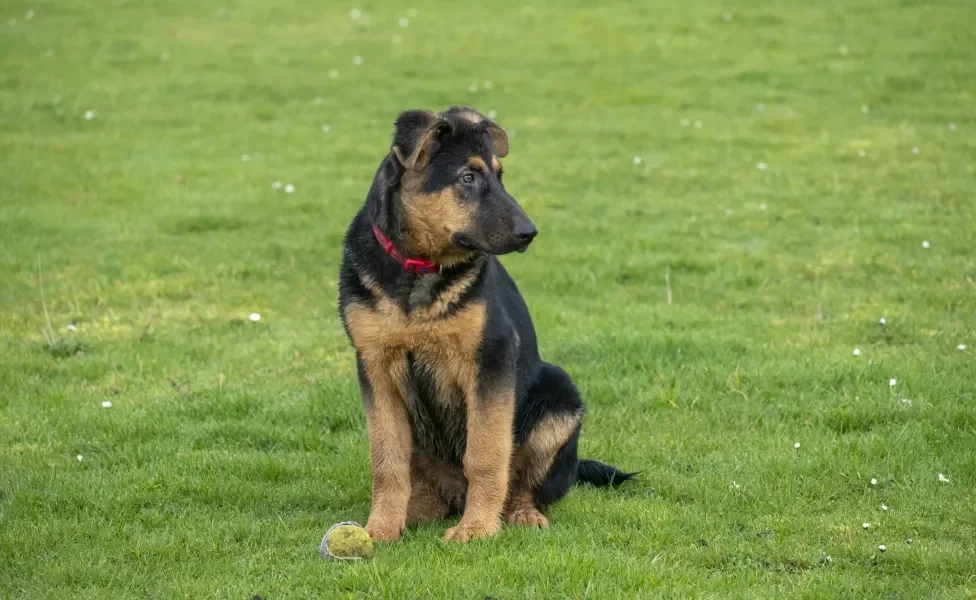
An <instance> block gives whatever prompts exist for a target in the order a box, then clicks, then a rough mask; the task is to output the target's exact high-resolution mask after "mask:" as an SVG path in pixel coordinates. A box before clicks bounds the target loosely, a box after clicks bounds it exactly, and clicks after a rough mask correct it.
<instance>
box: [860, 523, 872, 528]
mask: <svg viewBox="0 0 976 600" xmlns="http://www.w3.org/2000/svg"><path fill="white" fill-rule="evenodd" d="M861 527H863V528H865V529H868V528H870V527H871V524H870V523H864V524H863V525H861Z"/></svg>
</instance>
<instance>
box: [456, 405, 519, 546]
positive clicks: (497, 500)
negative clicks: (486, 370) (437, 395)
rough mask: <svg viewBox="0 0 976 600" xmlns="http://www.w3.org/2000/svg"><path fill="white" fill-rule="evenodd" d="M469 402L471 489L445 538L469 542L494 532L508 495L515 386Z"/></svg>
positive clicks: (468, 473) (466, 472) (466, 465)
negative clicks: (461, 513) (459, 519)
mask: <svg viewBox="0 0 976 600" xmlns="http://www.w3.org/2000/svg"><path fill="white" fill-rule="evenodd" d="M467 404H468V445H467V448H466V449H465V453H464V476H465V477H466V478H467V480H468V493H467V498H466V503H465V507H464V515H463V516H462V517H461V521H460V522H459V523H458V524H457V526H456V527H452V528H450V529H448V530H447V532H446V533H445V534H444V541H460V542H466V541H468V540H471V539H477V538H483V537H486V536H489V535H493V534H495V533H496V532H497V531H498V530H499V528H500V527H501V521H500V517H501V513H502V509H503V508H504V506H505V499H506V497H507V496H508V483H509V481H508V477H509V464H510V462H511V457H512V444H513V442H512V431H513V420H514V412H515V390H514V388H513V387H511V386H506V387H505V388H504V390H503V391H500V392H497V393H495V394H492V396H491V397H489V398H478V397H476V396H469V397H468V399H467Z"/></svg>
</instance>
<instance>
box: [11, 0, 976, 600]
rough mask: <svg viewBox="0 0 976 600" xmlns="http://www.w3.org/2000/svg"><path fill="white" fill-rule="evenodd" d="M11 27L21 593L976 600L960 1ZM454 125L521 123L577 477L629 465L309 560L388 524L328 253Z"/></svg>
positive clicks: (971, 145) (210, 14)
mask: <svg viewBox="0 0 976 600" xmlns="http://www.w3.org/2000/svg"><path fill="white" fill-rule="evenodd" d="M357 6H358V7H359V8H361V9H362V10H363V12H364V13H365V16H364V17H363V18H362V19H360V20H358V21H354V20H352V19H351V18H350V15H349V12H350V10H351V9H352V8H355V7H357ZM29 9H30V10H33V11H34V12H33V18H32V19H30V20H26V19H25V16H26V13H27V11H28V10H29ZM414 10H415V11H416V12H410V11H414ZM0 12H2V14H0V161H2V163H0V597H4V598H8V597H10V598H139V597H143V598H177V597H179V598H183V597H187V598H250V597H251V596H252V595H260V596H261V597H262V598H265V599H269V598H303V597H330V598H332V597H337V598H359V597H375V598H381V597H382V598H394V597H407V598H409V597H431V598H476V599H479V600H480V599H482V598H484V597H485V596H491V597H493V598H499V599H504V598H532V597H535V598H563V597H578V598H597V599H603V598H615V597H620V598H630V597H638V596H641V597H687V596H700V597H713V598H729V597H742V598H752V597H757V596H765V597H775V596H789V597H807V598H824V597H831V598H836V597H898V598H919V597H948V598H972V597H973V593H974V592H973V590H974V589H976V581H974V567H973V565H974V564H976V542H974V540H976V509H974V506H976V497H974V496H976V493H974V489H976V486H974V483H976V408H974V406H976V404H974V403H976V358H974V350H976V251H974V248H976V197H974V187H973V182H974V177H976V118H974V117H976V114H974V112H973V107H974V106H976V47H974V45H973V33H972V25H973V22H974V20H976V8H974V6H973V4H972V3H971V2H967V1H964V0H957V1H952V0H946V1H944V2H933V3H923V2H912V1H908V0H904V1H895V0H888V1H883V0H851V1H840V0H833V1H829V2H819V3H818V2H771V1H760V2H753V1H746V0H725V1H719V0H705V1H701V2H687V3H679V2H663V1H654V2H643V1H636V0H634V1H632V2H616V3H595V2H592V3H591V2H583V1H580V0H575V1H571V2H559V3H557V2H542V1H536V2H533V3H532V5H531V6H527V5H524V4H523V3H522V2H509V1H507V0H500V2H494V3H488V4H485V3H481V4H478V3H474V4H470V3H469V4H441V3H434V2H432V1H430V0H418V1H417V2H414V3H407V4H403V3H394V2H387V1H385V0H384V1H382V2H379V1H376V0H370V1H369V2H367V3H363V4H357V3H355V2H350V3H347V4H343V3H331V2H313V1H311V0H301V1H299V0H283V1H281V2H250V1H244V0H227V1H225V2H221V1H212V0H198V1H195V2H190V1H188V0H174V1H171V2H165V3H164V2H155V3H149V2H135V1H132V0H128V1H126V0H116V1H114V2H108V1H107V0H105V1H101V2H78V1H73V0H37V1H34V2H30V3H28V2H25V1H22V0H11V1H9V2H5V3H4V5H3V8H2V10H0ZM723 13H725V14H724V15H723ZM411 15H412V16H411ZM401 16H408V17H410V20H409V27H407V28H401V27H400V26H399V25H398V23H397V20H398V19H399V18H400V17H401ZM14 17H16V22H15V23H12V24H11V23H10V22H8V19H11V18H14ZM395 36H398V37H396V39H394V38H395ZM842 47H843V48H846V53H843V52H842V51H841V49H842ZM164 53H165V58H166V60H163V58H164ZM357 55H358V56H362V57H363V64H362V65H361V66H358V67H357V66H354V65H353V57H354V56H357ZM331 69H336V70H338V77H336V78H331V77H330V76H329V71H330V70H331ZM486 80H490V81H491V82H492V85H491V87H490V89H486V88H487V87H488V86H487V85H486V83H485V82H486ZM471 84H476V85H477V86H478V89H477V91H476V92H470V91H468V88H469V85H471ZM454 103H467V104H471V105H474V106H476V107H478V108H479V109H481V110H482V111H484V112H487V111H489V110H495V111H497V112H498V118H497V120H498V121H499V122H500V123H502V124H503V125H504V126H506V127H507V128H509V129H510V130H512V131H511V135H512V138H513V139H512V140H511V141H512V153H511V156H510V157H509V158H508V159H507V160H506V173H507V175H506V182H507V184H508V187H509V189H510V191H511V192H512V193H513V194H514V195H515V196H516V197H517V198H519V199H520V201H521V202H522V204H523V205H524V206H525V207H526V209H527V211H528V212H529V214H530V215H531V216H532V217H533V219H534V220H535V221H536V223H537V224H538V225H539V228H540V231H541V235H540V237H539V238H538V240H537V241H536V243H535V244H534V246H533V248H532V250H531V251H530V252H529V253H528V254H526V255H516V256H511V257H506V258H504V259H503V260H504V262H505V264H506V266H508V267H509V269H510V270H511V272H512V273H513V275H514V276H515V278H516V280H517V281H518V282H519V284H520V286H521V289H522V292H523V294H524V295H525V297H526V298H527V300H528V303H529V306H530V307H531V309H532V312H533V316H534V319H535V323H536V327H537V329H538V332H539V335H540V341H541V347H542V352H543V355H544V357H545V358H546V359H548V360H550V361H553V362H556V363H559V364H562V365H563V366H564V367H565V368H566V369H567V370H568V371H569V372H570V373H572V374H573V376H574V377H575V378H576V381H577V382H578V384H579V386H580V388H581V389H582V391H583V393H584V396H585V398H586V400H587V402H588V405H589V414H588V417H587V421H586V424H585V427H584V429H583V432H584V434H583V441H582V454H583V455H584V456H587V457H594V458H600V459H603V460H606V461H609V462H613V463H615V464H618V465H619V466H621V467H622V468H625V469H633V470H643V474H642V475H641V480H640V481H639V482H638V483H636V484H633V485H627V486H625V487H624V488H622V489H620V490H618V491H605V490H602V491H598V490H592V489H578V490H575V491H574V492H573V493H572V494H571V495H570V497H569V498H568V499H567V500H566V501H565V502H563V503H561V504H560V505H558V506H557V507H555V508H554V509H553V510H552V511H551V513H550V518H551V521H552V523H553V526H552V528H551V529H550V530H548V531H546V532H530V531H513V530H506V531H504V532H503V533H502V534H501V535H499V536H498V537H497V538H495V539H493V540H491V541H488V542H479V543H473V544H470V545H468V546H463V547H462V546H456V545H443V544H442V543H441V542H440V541H439V540H440V535H441V534H442V532H443V530H444V529H445V528H446V527H448V526H449V523H436V524H431V525H427V526H423V527H421V528H419V529H416V530H413V531H411V532H409V533H408V534H407V535H406V536H405V539H404V540H403V541H401V542H400V543H397V544H394V545H390V546H384V547H382V548H380V549H379V550H378V552H377V553H376V555H375V558H373V559H372V560H371V561H369V562H364V563H359V564H334V563H327V562H323V561H322V560H321V559H320V558H319V556H318V553H317V549H316V546H317V544H318V542H319V540H320V538H321V536H322V534H323V533H324V532H325V530H326V529H327V528H328V526H329V525H330V524H331V523H334V522H337V521H342V520H349V519H352V520H358V521H365V519H366V517H367V512H368V505H369V481H370V476H369V471H368V467H367V455H366V448H367V441H366V435H365V427H364V419H363V416H362V409H361V405H360V400H359V397H358V387H357V385H356V382H355V367H354V361H353V355H352V352H351V350H350V349H349V346H348V344H347V342H346V340H345V338H344V336H343V333H342V329H341V327H340V324H339V321H338V318H337V315H336V306H335V304H336V271H337V266H338V261H339V258H340V243H341V236H342V234H343V232H344V229H345V227H346V225H347V223H348V221H349V220H350V218H351V216H352V215H353V214H354V212H355V211H356V210H357V209H358V207H359V206H360V204H361V202H362V200H363V198H364V196H365V193H366V190H367V188H368V186H369V182H370V179H371V177H372V174H373V171H374V169H375V167H376V165H377V163H378V161H379V160H380V158H381V157H382V155H383V154H384V152H385V150H386V149H387V148H388V146H389V139H390V134H391V130H392V122H393V119H394V118H395V116H396V114H397V113H398V112H399V111H400V110H403V109H407V108H433V109H441V108H445V107H447V106H449V105H451V104H454ZM862 106H864V107H866V108H865V109H863V110H862ZM87 110H93V111H95V117H94V118H93V119H91V120H85V119H84V117H83V115H84V113H85V111H87ZM326 123H327V124H329V125H330V126H331V131H330V132H328V133H324V132H323V131H322V130H321V127H322V125H323V124H326ZM682 123H684V125H683V124H682ZM697 123H700V126H698V125H697ZM950 123H954V124H955V127H954V128H952V129H951V128H950ZM913 147H917V148H918V153H914V152H913ZM859 151H863V154H864V155H863V156H860V155H859ZM245 153H246V154H248V155H250V157H251V160H250V161H246V162H245V161H243V160H242V159H241V155H242V154H245ZM635 156H640V157H641V159H642V160H641V162H640V164H637V165H635V164H634V157H635ZM758 163H764V164H765V165H767V168H765V169H759V168H757V165H758ZM275 180H280V181H282V182H284V183H289V182H290V183H293V184H294V185H295V186H296V188H297V190H296V192H295V193H294V194H286V193H284V192H283V191H275V190H273V189H272V186H271V183H272V182H273V181H275ZM923 240H928V241H930V242H931V247H930V248H929V249H924V248H922V241H923ZM39 261H40V265H41V269H42V272H43V287H44V293H45V297H46V303H47V311H48V312H49V314H50V320H51V323H52V332H50V333H48V336H47V337H49V338H52V333H53V338H52V339H50V340H49V341H46V340H45V335H43V334H42V329H44V328H45V327H46V319H45V315H44V308H43V305H42V296H41V285H40V283H41V281H40V278H39V272H38V262H39ZM667 270H670V283H671V288H672V291H673V302H672V303H671V304H669V303H668V302H667V300H666V290H665V272H666V271H667ZM251 312H259V313H261V315H262V317H263V318H262V320H261V321H260V322H259V323H251V322H249V321H248V315H249V314H250V313H251ZM882 316H884V317H885V318H886V319H887V325H886V326H881V325H879V322H878V321H879V318H881V317H882ZM69 324H74V325H75V326H76V332H73V333H72V332H69V331H68V330H67V326H68V325H69ZM958 344H966V345H967V346H968V348H969V349H967V350H964V351H960V350H957V349H956V347H957V345H958ZM855 347H857V348H860V350H861V355H860V356H859V357H855V356H853V354H852V352H853V349H854V348H855ZM889 378H896V379H897V384H896V385H895V386H894V388H893V389H892V388H890V387H889ZM903 398H908V399H911V401H912V402H911V404H910V405H909V404H907V403H904V402H903V400H902V399H903ZM106 400H108V401H111V402H112V407H111V408H102V406H101V404H102V402H103V401H106ZM795 442H799V443H800V444H801V446H800V448H799V450H794V447H793V445H794V443H795ZM77 455H82V456H83V457H84V459H83V461H82V462H79V461H78V460H77V459H76V456H77ZM939 473H943V474H945V476H946V477H948V478H949V479H950V482H949V483H941V482H940V481H939V480H938V474H939ZM872 478H876V479H877V485H874V486H872V485H871V484H870V483H869V482H870V480H871V479H872ZM733 482H736V484H737V486H738V487H736V485H733ZM882 503H885V504H886V505H887V506H888V507H889V510H887V511H882V510H881V505H882ZM864 522H870V523H871V527H870V529H868V530H864V529H862V527H861V524H862V523H864ZM907 538H912V540H913V542H914V543H912V544H910V545H909V544H907V543H906V539H907ZM879 544H885V545H887V548H888V550H887V552H885V553H880V552H879V551H878V546H879ZM827 556H830V557H831V560H830V561H828V560H827V559H826V557H827Z"/></svg>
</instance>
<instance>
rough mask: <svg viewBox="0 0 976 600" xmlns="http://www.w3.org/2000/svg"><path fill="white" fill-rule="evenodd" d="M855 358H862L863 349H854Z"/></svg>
mask: <svg viewBox="0 0 976 600" xmlns="http://www.w3.org/2000/svg"><path fill="white" fill-rule="evenodd" d="M854 356H861V349H860V348H854Z"/></svg>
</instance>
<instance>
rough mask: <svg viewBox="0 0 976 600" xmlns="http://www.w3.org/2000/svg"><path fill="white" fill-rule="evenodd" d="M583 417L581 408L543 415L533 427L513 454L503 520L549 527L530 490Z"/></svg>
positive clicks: (540, 478) (543, 477)
mask: <svg viewBox="0 0 976 600" xmlns="http://www.w3.org/2000/svg"><path fill="white" fill-rule="evenodd" d="M582 418H583V413H582V411H577V412H574V413H563V414H557V415H552V414H549V415H546V416H545V417H543V418H542V420H541V421H540V422H539V424H538V425H536V426H535V428H534V429H533V430H532V433H531V434H530V435H529V439H528V440H526V442H525V444H523V445H522V446H521V447H519V448H518V449H516V450H515V453H514V455H513V456H512V480H511V484H510V486H511V495H510V497H509V499H508V502H507V503H506V505H505V520H506V521H508V523H509V524H512V525H526V526H531V527H548V526H549V521H548V520H546V518H545V516H543V515H542V513H541V512H539V510H538V508H536V506H535V502H534V500H533V499H532V492H533V490H535V488H536V487H538V486H539V485H540V484H541V483H542V482H543V481H544V480H545V478H546V474H547V473H549V469H550V468H551V467H552V461H553V460H554V459H555V458H556V453H557V452H559V449H560V448H562V447H563V445H564V444H565V443H566V441H567V440H568V439H569V437H570V436H571V435H573V431H575V430H576V427H578V426H579V422H580V420H581V419H582Z"/></svg>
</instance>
